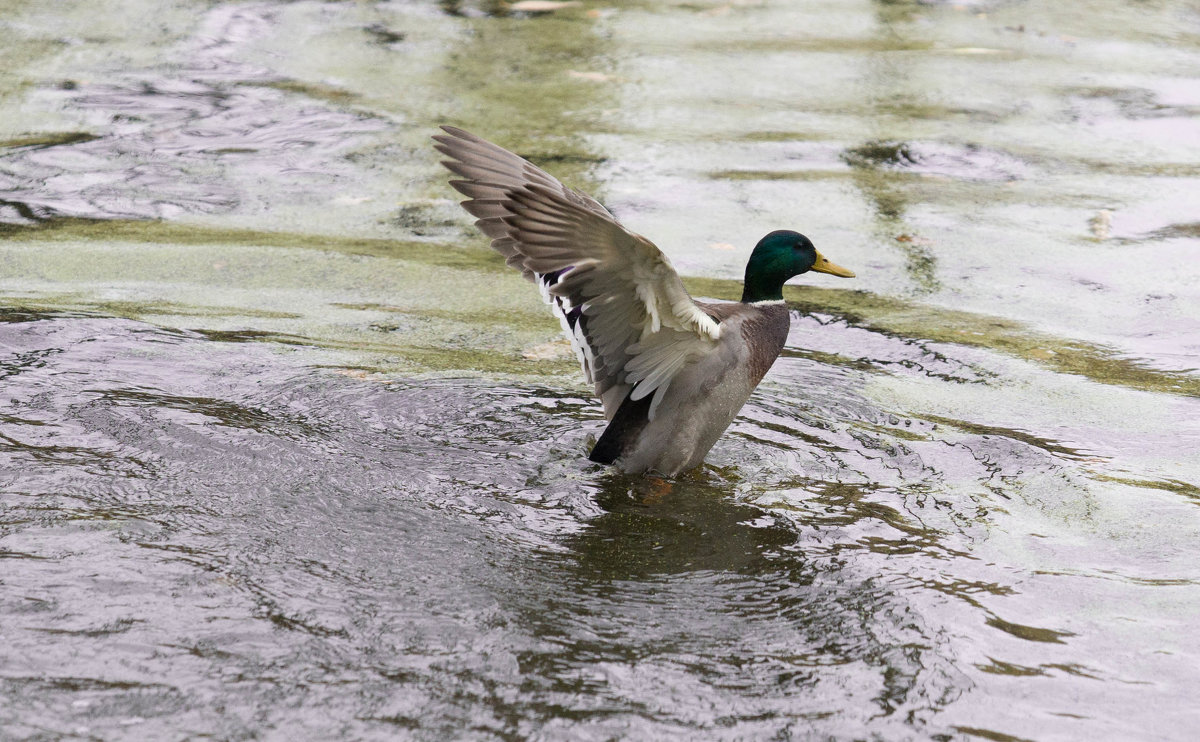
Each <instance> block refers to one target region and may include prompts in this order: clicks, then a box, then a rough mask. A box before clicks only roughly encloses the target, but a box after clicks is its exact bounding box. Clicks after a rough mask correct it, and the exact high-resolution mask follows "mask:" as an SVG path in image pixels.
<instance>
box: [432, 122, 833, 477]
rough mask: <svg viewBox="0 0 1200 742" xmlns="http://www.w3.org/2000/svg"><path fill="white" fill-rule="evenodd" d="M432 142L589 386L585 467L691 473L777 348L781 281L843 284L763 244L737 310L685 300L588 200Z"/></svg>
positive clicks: (458, 137)
mask: <svg viewBox="0 0 1200 742" xmlns="http://www.w3.org/2000/svg"><path fill="white" fill-rule="evenodd" d="M442 129H443V131H445V134H442V135H438V136H435V137H434V139H435V140H436V142H437V144H436V145H435V146H436V147H437V149H438V150H439V151H441V152H442V153H444V154H446V155H447V156H449V157H450V158H451V159H450V160H447V161H445V162H443V164H444V165H445V166H446V167H447V168H448V169H449V170H450V171H451V172H453V173H455V174H456V175H459V176H460V177H461V178H462V180H453V181H451V185H452V186H453V187H454V188H455V189H457V190H458V191H459V192H461V193H462V194H464V195H466V196H467V197H468V200H467V201H464V202H463V204H462V206H463V208H464V209H466V210H467V211H468V212H469V213H471V214H472V215H474V216H475V217H477V219H478V221H476V226H478V227H479V229H480V230H482V231H483V232H484V234H486V235H487V236H489V237H491V238H492V247H493V248H494V249H495V250H496V251H497V252H499V253H500V254H501V255H503V256H504V257H505V259H506V262H507V263H508V264H509V265H511V266H513V267H514V268H517V269H519V270H521V271H522V273H523V274H524V275H525V277H526V278H528V279H530V280H531V281H534V282H536V283H537V285H538V286H539V288H540V289H541V290H542V293H543V296H544V298H545V299H546V301H547V302H548V303H549V304H550V306H551V307H552V308H553V309H554V311H555V314H557V316H558V317H559V320H560V321H561V323H562V326H563V330H564V332H565V333H566V335H567V337H568V338H569V339H570V340H571V343H572V345H573V347H574V348H575V350H576V353H577V354H578V356H579V360H580V364H581V365H582V367H583V372H584V374H585V375H586V376H587V378H588V381H589V382H591V383H593V384H594V385H595V389H596V394H597V396H599V397H600V400H601V402H602V403H603V405H604V414H605V417H606V418H607V419H608V421H609V422H608V427H607V428H606V429H605V431H604V433H603V435H601V437H600V439H599V440H598V441H597V442H596V445H595V447H594V448H593V449H592V452H591V454H590V456H589V458H590V459H592V460H593V461H597V462H599V463H604V464H615V465H616V466H617V467H618V468H620V469H622V470H624V471H627V472H631V473H640V472H655V473H659V474H663V475H667V476H674V475H676V474H679V473H681V472H684V471H687V470H689V469H692V468H695V467H697V466H699V465H700V464H701V463H703V461H704V457H705V456H706V455H707V454H708V452H709V450H710V449H711V448H712V447H713V445H714V444H715V443H716V441H717V439H718V438H720V436H721V434H722V433H723V432H724V431H725V429H726V428H728V427H729V424H730V423H732V422H733V419H734V418H735V417H736V416H737V413H738V411H739V410H741V408H742V406H743V405H744V404H745V403H746V401H747V400H748V399H749V398H750V394H751V393H752V392H753V391H754V388H755V387H756V386H758V382H759V381H760V380H762V377H763V376H764V375H765V374H766V373H767V371H768V370H769V369H770V367H771V365H772V364H773V363H774V361H775V359H776V358H777V357H778V356H779V353H780V352H781V351H782V350H783V346H784V343H785V341H786V340H787V334H788V327H789V324H790V322H789V316H788V309H787V306H786V304H785V303H784V302H783V293H782V291H783V283H784V281H786V280H788V279H789V278H791V277H793V276H796V275H799V274H800V273H804V272H806V271H809V270H813V271H818V272H823V273H829V274H832V275H837V276H845V277H851V276H853V275H854V274H853V273H851V272H850V271H848V270H846V269H844V268H841V267H839V266H837V265H834V264H833V263H830V262H829V261H828V260H827V259H825V258H824V256H822V255H821V254H820V253H819V252H817V251H816V249H815V248H814V247H813V246H812V243H811V242H809V240H808V238H806V237H804V236H803V235H801V234H798V233H796V232H791V231H786V230H785V231H777V232H772V233H771V234H768V235H767V236H766V237H764V238H763V239H762V240H760V241H759V243H758V245H756V246H755V249H754V252H753V253H752V254H751V256H750V260H749V262H748V264H747V267H746V282H745V288H744V291H743V296H742V301H741V302H736V303H722V304H710V303H704V302H696V301H694V300H693V299H692V298H691V296H689V295H688V293H687V290H686V289H685V288H684V287H683V282H682V281H681V280H680V278H679V275H678V274H677V273H676V272H675V270H674V268H672V267H671V264H670V261H669V260H667V257H666V256H665V255H663V253H662V252H661V251H660V250H659V249H658V248H657V247H655V245H654V244H653V243H652V242H650V241H649V240H647V239H646V238H644V237H641V236H640V235H636V234H634V233H632V232H630V231H628V230H626V229H625V228H624V227H622V226H621V225H620V223H619V222H617V220H616V218H614V217H613V216H612V214H610V213H609V212H608V211H607V210H606V209H605V208H604V207H603V206H601V205H600V204H599V202H597V201H595V200H594V199H592V198H591V197H590V196H588V195H587V194H584V193H582V192H580V191H576V190H573V189H570V188H567V187H566V186H563V185H562V184H561V183H559V182H558V180H556V179H555V178H554V177H553V176H551V175H549V174H548V173H546V172H545V171H543V170H541V169H540V168H538V167H536V166H534V165H533V164H532V163H530V162H528V161H527V160H525V159H523V158H521V157H519V156H517V155H515V154H513V153H512V152H509V151H508V150H505V149H503V148H502V147H499V146H498V145H495V144H492V143H491V142H488V141H486V140H484V139H481V138H479V137H477V136H475V135H473V134H470V133H468V132H466V131H463V130H461V129H457V128H454V127H450V126H444V127H442Z"/></svg>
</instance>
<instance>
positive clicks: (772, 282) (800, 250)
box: [742, 229, 854, 303]
mask: <svg viewBox="0 0 1200 742" xmlns="http://www.w3.org/2000/svg"><path fill="white" fill-rule="evenodd" d="M808 271H816V272H818V273H829V274H830V275H834V276H841V277H843V278H853V277H854V273H853V272H852V271H848V270H846V269H845V268H842V267H841V266H839V265H834V264H833V263H831V262H829V260H828V259H827V258H826V257H825V256H824V255H822V254H821V253H819V252H817V248H815V247H813V243H812V242H811V241H809V239H808V238H807V237H805V236H804V235H802V234H800V233H799V232H792V231H790V230H786V229H781V230H779V231H776V232H772V233H771V234H769V235H767V236H766V237H763V238H762V239H761V240H759V241H758V244H757V245H755V246H754V252H752V253H750V261H749V262H747V263H746V282H745V285H744V287H743V288H742V301H743V302H747V303H749V302H755V301H781V300H782V299H783V284H784V282H785V281H787V280H788V279H789V278H793V277H795V276H798V275H800V274H801V273H807V272H808Z"/></svg>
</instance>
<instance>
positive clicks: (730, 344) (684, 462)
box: [590, 302, 790, 476]
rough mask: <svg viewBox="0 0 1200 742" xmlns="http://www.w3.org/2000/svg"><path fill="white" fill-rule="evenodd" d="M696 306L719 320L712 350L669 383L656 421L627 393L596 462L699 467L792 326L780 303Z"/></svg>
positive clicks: (636, 467)
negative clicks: (719, 336) (715, 341)
mask: <svg viewBox="0 0 1200 742" xmlns="http://www.w3.org/2000/svg"><path fill="white" fill-rule="evenodd" d="M696 304H697V305H698V306H699V307H700V308H701V309H702V310H704V312H705V313H707V314H708V315H709V316H711V317H712V318H713V319H715V320H717V321H718V322H720V323H721V339H720V341H719V342H718V344H717V346H716V348H714V350H713V351H712V352H711V353H708V354H707V355H705V356H704V357H701V358H698V359H696V360H694V361H693V362H692V363H690V364H688V365H687V366H686V367H685V368H683V369H682V370H681V371H680V372H679V373H678V374H677V375H676V376H675V377H674V378H673V379H672V380H671V384H670V387H669V388H668V389H667V392H666V394H665V395H664V397H663V400H662V402H661V403H660V405H659V407H658V410H657V411H656V413H655V416H654V419H653V420H651V419H649V417H648V414H649V410H650V405H649V400H648V399H646V398H644V399H641V400H631V399H628V398H627V399H626V400H625V401H624V402H623V403H622V404H621V406H620V407H619V408H618V410H617V412H616V414H614V415H613V418H612V420H611V421H610V423H609V426H608V428H607V429H606V430H605V431H604V435H602V436H601V438H600V440H599V441H598V442H597V443H596V447H595V448H594V449H593V450H592V454H591V457H590V458H591V459H592V460H593V461H599V462H601V463H616V465H617V466H618V467H620V468H621V469H623V470H625V471H628V472H644V471H655V472H658V473H660V474H665V475H668V476H673V475H675V474H678V473H679V472H682V471H686V470H688V469H691V468H693V467H696V466H699V465H700V464H701V463H702V462H703V461H704V457H705V455H707V454H708V452H709V450H710V449H711V448H712V447H713V444H715V443H716V442H717V439H718V438H720V437H721V434H722V433H723V432H725V429H726V428H728V427H729V424H730V423H732V422H733V419H734V418H735V417H736V416H737V413H738V411H739V410H741V409H742V406H743V405H744V404H745V403H746V400H748V399H749V398H750V394H751V392H753V391H754V388H755V387H756V386H758V382H759V381H760V380H762V377H763V376H764V375H765V374H766V373H767V371H768V370H769V369H770V368H771V364H773V363H774V362H775V359H776V358H777V357H778V356H779V353H780V351H782V350H783V346H784V343H785V342H786V341H787V334H788V328H789V324H790V322H789V316H788V309H787V306H786V305H785V304H784V303H783V302H779V303H770V304H767V303H763V304H757V305H756V304H741V303H730V304H706V303H701V302H696Z"/></svg>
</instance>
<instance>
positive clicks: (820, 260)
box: [810, 252, 854, 278]
mask: <svg viewBox="0 0 1200 742" xmlns="http://www.w3.org/2000/svg"><path fill="white" fill-rule="evenodd" d="M810 270H814V271H816V272H817V273H828V274H829V275H831V276H841V277H842V278H854V271H852V270H850V269H848V268H843V267H842V266H840V265H838V264H837V263H831V262H829V258H827V257H825V256H824V255H822V254H821V253H820V252H818V253H817V262H816V263H813V267H812V268H811V269H810Z"/></svg>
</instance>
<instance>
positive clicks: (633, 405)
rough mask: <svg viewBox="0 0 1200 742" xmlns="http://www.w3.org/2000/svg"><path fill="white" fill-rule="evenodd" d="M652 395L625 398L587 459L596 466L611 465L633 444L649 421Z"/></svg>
mask: <svg viewBox="0 0 1200 742" xmlns="http://www.w3.org/2000/svg"><path fill="white" fill-rule="evenodd" d="M652 399H654V395H653V394H650V395H647V396H645V397H642V398H641V399H638V400H633V399H630V398H629V397H626V398H625V401H623V402H621V406H620V407H618V408H617V414H615V415H613V419H612V421H611V422H609V423H608V427H607V428H605V429H604V433H603V435H601V436H600V440H598V441H596V445H595V446H594V447H592V452H591V453H590V454H588V458H589V459H591V460H592V461H595V462H596V463H597V464H611V463H613V462H614V461H616V460H617V459H618V458H620V456H621V454H622V453H623V452H624V450H625V446H626V445H627V444H629V443H631V442H633V441H634V440H635V439H636V438H637V436H638V433H641V432H642V428H644V427H646V423H647V422H649V420H650V402H651V400H652Z"/></svg>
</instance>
